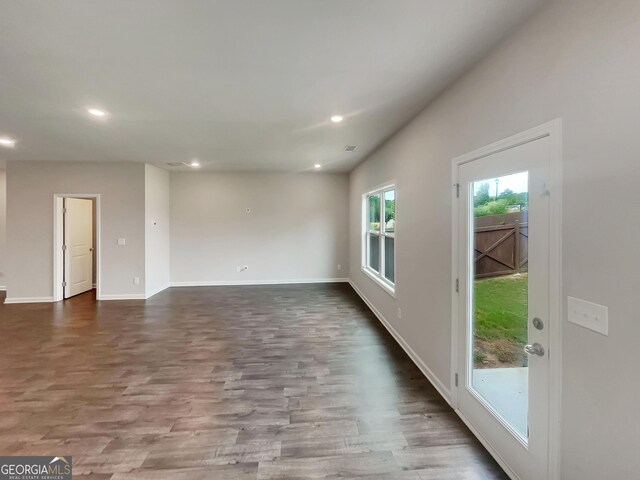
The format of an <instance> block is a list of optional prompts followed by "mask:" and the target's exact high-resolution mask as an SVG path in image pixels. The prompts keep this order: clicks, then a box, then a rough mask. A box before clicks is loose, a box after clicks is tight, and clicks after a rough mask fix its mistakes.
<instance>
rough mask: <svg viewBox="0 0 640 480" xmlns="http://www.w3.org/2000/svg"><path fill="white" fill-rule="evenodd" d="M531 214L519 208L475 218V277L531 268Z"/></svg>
mask: <svg viewBox="0 0 640 480" xmlns="http://www.w3.org/2000/svg"><path fill="white" fill-rule="evenodd" d="M527 214H528V212H518V213H507V214H503V215H489V216H486V217H477V218H475V278H485V277H497V276H499V275H510V274H513V273H519V272H525V271H527V266H528V259H529V255H528V242H529V223H528V215H527Z"/></svg>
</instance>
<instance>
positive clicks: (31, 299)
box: [4, 297, 53, 303]
mask: <svg viewBox="0 0 640 480" xmlns="http://www.w3.org/2000/svg"><path fill="white" fill-rule="evenodd" d="M52 302H53V297H13V298H5V299H4V303H52Z"/></svg>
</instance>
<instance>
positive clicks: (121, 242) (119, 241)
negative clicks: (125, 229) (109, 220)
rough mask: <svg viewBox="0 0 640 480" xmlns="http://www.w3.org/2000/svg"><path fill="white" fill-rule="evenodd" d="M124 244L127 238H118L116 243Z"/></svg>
mask: <svg viewBox="0 0 640 480" xmlns="http://www.w3.org/2000/svg"><path fill="white" fill-rule="evenodd" d="M126 244H127V239H126V238H119V239H118V245H120V246H124V245H126Z"/></svg>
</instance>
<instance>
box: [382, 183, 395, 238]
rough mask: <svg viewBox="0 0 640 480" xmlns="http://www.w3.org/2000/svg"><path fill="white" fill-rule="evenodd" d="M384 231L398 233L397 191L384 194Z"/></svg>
mask: <svg viewBox="0 0 640 480" xmlns="http://www.w3.org/2000/svg"><path fill="white" fill-rule="evenodd" d="M384 231H385V232H388V233H393V232H395V231H396V191H395V190H389V191H388V192H384Z"/></svg>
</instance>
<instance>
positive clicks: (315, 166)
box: [313, 163, 322, 170]
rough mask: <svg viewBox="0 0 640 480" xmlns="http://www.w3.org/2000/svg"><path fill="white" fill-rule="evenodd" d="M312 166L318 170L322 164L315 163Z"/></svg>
mask: <svg viewBox="0 0 640 480" xmlns="http://www.w3.org/2000/svg"><path fill="white" fill-rule="evenodd" d="M313 168H315V169H316V170H320V169H321V168H322V165H320V164H319V163H316V164H315V165H314V166H313Z"/></svg>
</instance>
